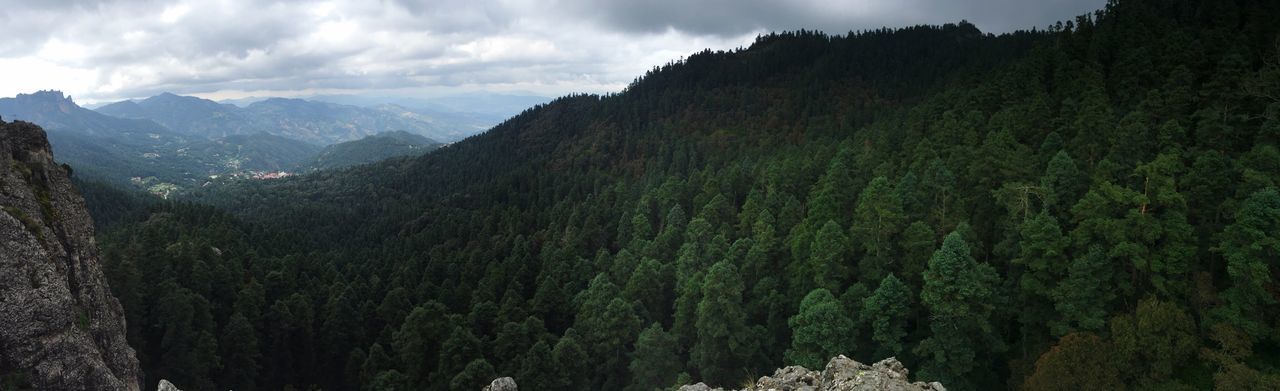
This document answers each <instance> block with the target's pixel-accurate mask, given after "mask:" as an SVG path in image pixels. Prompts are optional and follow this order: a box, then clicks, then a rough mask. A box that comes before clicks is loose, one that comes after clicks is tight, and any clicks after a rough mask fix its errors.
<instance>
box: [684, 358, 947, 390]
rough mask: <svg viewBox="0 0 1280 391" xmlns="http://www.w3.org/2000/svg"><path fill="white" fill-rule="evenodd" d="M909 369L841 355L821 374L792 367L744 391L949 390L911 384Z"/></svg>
mask: <svg viewBox="0 0 1280 391" xmlns="http://www.w3.org/2000/svg"><path fill="white" fill-rule="evenodd" d="M907 373H908V372H907V368H905V367H903V366H902V363H900V362H898V360H896V359H894V358H892V357H890V358H887V359H884V360H882V361H880V362H878V363H875V364H872V365H867V364H863V363H860V362H857V361H853V360H850V359H849V358H848V357H845V356H837V357H836V358H833V359H831V361H830V362H828V363H827V367H826V368H823V369H822V370H821V371H811V370H809V369H806V368H805V367H801V366H789V367H786V368H782V369H779V370H777V371H776V372H774V373H773V376H764V377H761V378H760V380H758V381H756V384H755V385H754V386H753V387H751V388H747V389H745V390H742V391H769V390H777V391H792V390H796V391H801V390H803V391H946V388H945V387H943V386H942V384H938V383H937V382H934V383H925V382H915V383H912V382H910V381H907ZM679 391H725V390H724V389H722V388H711V387H708V386H707V385H706V384H702V383H698V384H694V385H687V386H683V387H680V390H679Z"/></svg>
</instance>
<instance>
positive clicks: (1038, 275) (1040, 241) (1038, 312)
mask: <svg viewBox="0 0 1280 391" xmlns="http://www.w3.org/2000/svg"><path fill="white" fill-rule="evenodd" d="M1019 237H1020V239H1021V240H1019V242H1018V244H1019V246H1018V247H1019V249H1020V250H1021V252H1020V254H1018V257H1017V258H1015V259H1014V260H1013V264H1015V265H1020V266H1021V267H1022V268H1024V271H1023V272H1022V277H1021V279H1020V281H1019V284H1018V287H1019V289H1020V291H1021V292H1022V296H1023V298H1024V300H1025V302H1026V304H1025V305H1024V306H1023V307H1022V308H1021V310H1020V312H1021V318H1022V319H1021V321H1022V322H1023V324H1024V326H1025V327H1037V326H1039V325H1043V324H1044V322H1045V321H1046V320H1048V318H1049V317H1050V316H1051V314H1053V313H1054V312H1055V311H1054V310H1053V300H1052V299H1053V296H1054V290H1055V288H1056V286H1057V284H1058V282H1059V281H1061V280H1062V279H1063V277H1064V276H1066V275H1067V271H1068V267H1069V265H1068V262H1067V254H1066V249H1067V245H1068V244H1069V241H1068V240H1067V238H1066V237H1065V236H1064V235H1063V234H1062V230H1061V229H1060V228H1059V227H1058V221H1057V219H1054V218H1053V217H1052V216H1050V215H1049V214H1048V213H1047V212H1041V213H1039V214H1036V215H1034V216H1032V217H1031V218H1030V219H1027V220H1026V221H1023V222H1022V225H1021V227H1020V229H1019Z"/></svg>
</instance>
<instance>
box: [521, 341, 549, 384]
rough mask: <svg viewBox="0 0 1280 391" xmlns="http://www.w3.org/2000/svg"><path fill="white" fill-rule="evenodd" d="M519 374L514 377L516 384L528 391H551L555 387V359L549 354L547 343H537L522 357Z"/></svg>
mask: <svg viewBox="0 0 1280 391" xmlns="http://www.w3.org/2000/svg"><path fill="white" fill-rule="evenodd" d="M522 357H523V359H522V360H520V372H518V373H517V374H516V376H515V380H516V384H517V385H519V386H520V387H525V388H528V389H530V390H551V389H554V388H555V387H556V377H557V371H559V370H560V368H557V367H556V362H555V359H554V358H553V357H552V354H551V345H548V344H547V341H538V342H537V343H535V344H533V346H531V347H529V351H527V352H525V353H524V355H522Z"/></svg>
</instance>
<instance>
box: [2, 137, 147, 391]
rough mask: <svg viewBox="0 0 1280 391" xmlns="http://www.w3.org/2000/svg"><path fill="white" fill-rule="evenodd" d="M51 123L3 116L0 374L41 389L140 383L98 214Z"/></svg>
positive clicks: (118, 387)
mask: <svg viewBox="0 0 1280 391" xmlns="http://www.w3.org/2000/svg"><path fill="white" fill-rule="evenodd" d="M68 171H69V170H68V169H67V168H66V167H64V166H61V165H59V164H57V163H55V162H54V161H53V154H52V152H51V150H50V147H49V142H48V140H47V139H46V137H45V132H44V130H42V129H40V128H39V127H37V126H35V125H33V124H30V123H26V122H21V121H15V122H13V123H5V122H3V121H0V208H3V213H0V375H4V376H6V378H8V379H17V380H16V381H15V380H11V381H14V382H17V383H22V384H23V385H26V386H31V387H35V388H37V389H56V390H138V389H140V384H139V381H140V379H141V374H142V372H141V370H140V369H139V367H138V360H137V359H136V358H135V357H134V352H133V349H132V348H130V347H129V345H128V344H127V343H126V341H125V321H124V314H123V312H122V310H121V308H120V303H119V302H118V301H116V299H115V298H114V297H113V296H111V291H110V289H109V288H108V286H107V283H106V280H105V279H104V278H103V276H102V270H101V267H100V265H99V257H98V249H97V244H96V243H94V239H93V223H92V220H90V217H89V214H88V212H87V211H86V210H85V205H84V200H83V199H82V198H81V197H80V196H79V195H78V194H77V193H76V191H75V190H74V189H73V188H72V185H71V181H70V180H69V178H68V177H69V174H70V173H69V172H68Z"/></svg>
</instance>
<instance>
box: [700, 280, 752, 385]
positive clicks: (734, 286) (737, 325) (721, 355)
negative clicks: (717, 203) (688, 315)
mask: <svg viewBox="0 0 1280 391" xmlns="http://www.w3.org/2000/svg"><path fill="white" fill-rule="evenodd" d="M742 291H743V286H742V278H741V277H740V276H738V270H737V268H735V267H734V266H733V264H731V263H728V262H724V261H721V262H718V263H716V264H715V265H712V266H711V269H710V270H708V271H707V276H706V278H705V279H704V282H703V285H702V301H700V302H699V303H698V316H697V322H696V324H695V327H696V328H697V330H698V334H697V341H696V342H695V343H694V345H693V347H692V348H691V349H690V351H689V359H690V363H691V364H692V365H693V367H694V368H697V370H698V373H699V374H700V375H701V378H702V379H703V380H704V381H706V382H708V383H711V384H729V383H731V382H733V381H737V380H739V377H740V376H741V375H743V373H742V368H743V367H744V365H743V363H744V362H746V361H747V359H748V358H749V357H751V356H752V355H753V354H755V349H756V347H755V346H754V342H753V341H754V338H755V336H754V335H751V334H752V331H751V330H750V329H748V328H747V326H746V324H745V323H744V321H745V319H746V314H745V313H744V312H743V310H742Z"/></svg>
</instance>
